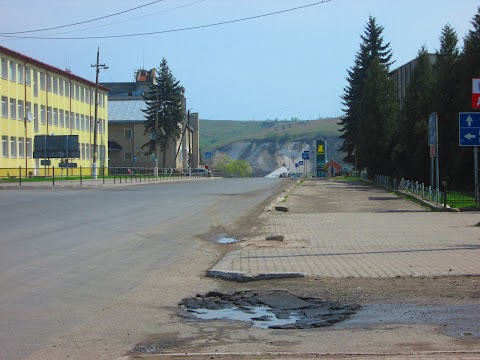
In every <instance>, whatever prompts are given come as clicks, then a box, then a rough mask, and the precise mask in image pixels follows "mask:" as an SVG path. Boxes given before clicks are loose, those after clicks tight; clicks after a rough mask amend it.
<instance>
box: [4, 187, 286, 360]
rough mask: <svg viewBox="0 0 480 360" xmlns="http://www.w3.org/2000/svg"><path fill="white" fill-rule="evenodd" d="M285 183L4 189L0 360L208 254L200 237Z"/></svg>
mask: <svg viewBox="0 0 480 360" xmlns="http://www.w3.org/2000/svg"><path fill="white" fill-rule="evenodd" d="M278 184H279V182H278V180H272V179H264V178H256V179H221V180H207V181H193V182H183V183H161V184H148V185H142V186H128V187H116V188H99V189H75V190H68V189H62V190H49V189H46V190H5V191H0V203H1V205H2V206H1V207H0V359H9V360H16V359H23V358H27V357H29V356H30V357H31V356H32V354H34V353H35V352H38V351H39V350H40V349H41V348H42V347H45V346H46V345H47V344H48V343H49V341H52V339H55V338H61V337H62V335H63V334H65V333H67V332H68V331H70V330H71V329H73V328H75V327H78V326H79V325H81V324H83V323H88V321H90V320H91V319H92V317H95V316H97V315H98V313H99V311H101V310H104V309H105V308H106V307H108V306H109V304H111V303H112V302H114V301H115V299H117V298H118V297H120V296H125V294H128V293H129V292H131V291H133V290H132V289H135V287H136V286H137V285H139V284H140V283H141V282H143V281H144V279H146V278H148V276H149V274H152V273H153V272H158V271H159V270H162V268H164V267H168V266H170V265H172V264H175V263H177V265H178V262H179V261H180V259H181V256H182V255H185V253H192V252H193V253H195V252H198V251H201V249H203V247H204V243H205V241H203V240H201V239H200V238H199V237H198V236H199V235H201V234H207V233H209V232H211V231H219V230H218V229H222V228H228V227H229V226H231V225H232V224H233V223H234V222H235V220H236V219H238V218H239V217H241V216H243V215H245V214H247V213H248V212H249V211H251V210H252V209H253V208H254V207H255V206H257V205H258V204H260V203H261V202H262V201H263V200H265V199H267V198H268V197H269V196H270V195H273V194H274V192H275V191H276V190H278ZM207 265H208V264H205V269H204V270H207ZM111 331H112V333H114V332H115V331H116V329H111ZM105 350H106V349H105ZM116 355H118V354H111V355H110V356H116Z"/></svg>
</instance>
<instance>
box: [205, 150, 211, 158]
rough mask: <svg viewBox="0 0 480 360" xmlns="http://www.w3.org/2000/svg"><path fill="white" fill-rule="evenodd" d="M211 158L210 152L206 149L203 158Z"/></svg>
mask: <svg viewBox="0 0 480 360" xmlns="http://www.w3.org/2000/svg"><path fill="white" fill-rule="evenodd" d="M211 158H212V153H211V152H210V151H207V152H206V153H205V159H211Z"/></svg>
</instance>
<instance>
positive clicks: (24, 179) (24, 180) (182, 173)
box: [0, 166, 214, 187]
mask: <svg viewBox="0 0 480 360" xmlns="http://www.w3.org/2000/svg"><path fill="white" fill-rule="evenodd" d="M91 170H92V169H91V168H90V167H88V168H82V167H81V166H80V167H75V168H72V167H68V168H66V167H54V166H49V167H42V168H40V169H37V170H36V171H32V169H31V168H30V169H28V170H27V169H25V168H22V167H18V168H0V185H5V184H18V186H20V187H22V186H26V185H30V186H32V185H35V183H38V184H39V185H40V184H44V185H45V184H46V183H48V185H50V186H55V185H58V184H60V183H61V184H62V185H65V184H71V185H78V184H80V185H85V184H87V183H91V182H92V181H95V182H96V183H102V184H106V183H109V184H125V183H141V182H154V181H163V180H175V179H191V178H205V177H211V176H213V174H214V172H213V171H210V172H209V173H206V174H200V173H196V172H192V171H191V170H193V169H173V168H159V169H158V175H157V174H156V171H155V170H156V169H155V168H153V167H136V168H131V167H123V166H122V167H116V166H113V167H100V168H98V170H97V177H96V179H95V178H94V177H93V176H92V171H91Z"/></svg>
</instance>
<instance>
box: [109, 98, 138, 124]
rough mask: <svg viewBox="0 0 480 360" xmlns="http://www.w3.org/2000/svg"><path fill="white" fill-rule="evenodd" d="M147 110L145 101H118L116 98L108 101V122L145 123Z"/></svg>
mask: <svg viewBox="0 0 480 360" xmlns="http://www.w3.org/2000/svg"><path fill="white" fill-rule="evenodd" d="M142 109H146V104H145V101H144V100H138V99H129V100H117V99H115V97H109V99H108V122H109V123H115V122H117V123H118V122H130V123H132V122H142V123H143V122H144V121H145V114H144V112H143V111H142Z"/></svg>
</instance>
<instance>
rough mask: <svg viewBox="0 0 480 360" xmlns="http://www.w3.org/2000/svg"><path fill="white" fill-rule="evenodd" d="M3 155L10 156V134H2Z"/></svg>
mask: <svg viewBox="0 0 480 360" xmlns="http://www.w3.org/2000/svg"><path fill="white" fill-rule="evenodd" d="M2 157H4V158H6V157H8V136H2Z"/></svg>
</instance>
